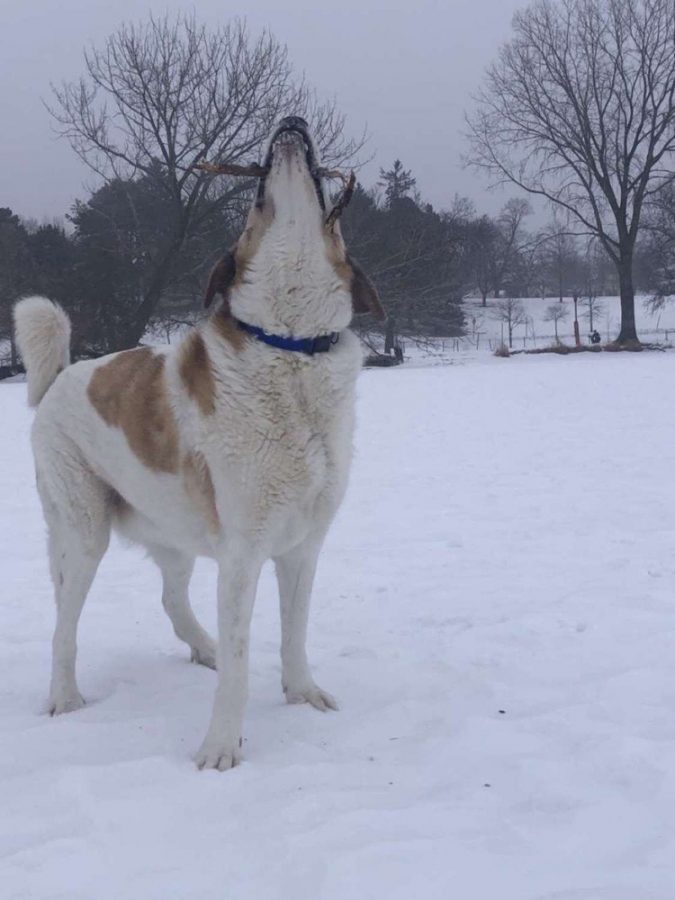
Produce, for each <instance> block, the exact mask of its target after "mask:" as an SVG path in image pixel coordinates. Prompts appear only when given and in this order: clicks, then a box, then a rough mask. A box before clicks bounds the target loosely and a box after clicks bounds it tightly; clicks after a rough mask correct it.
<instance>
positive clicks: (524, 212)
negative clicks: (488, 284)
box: [492, 197, 532, 297]
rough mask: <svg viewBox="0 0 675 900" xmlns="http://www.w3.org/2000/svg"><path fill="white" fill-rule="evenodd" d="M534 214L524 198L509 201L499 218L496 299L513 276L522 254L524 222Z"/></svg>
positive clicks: (494, 273) (494, 278)
mask: <svg viewBox="0 0 675 900" xmlns="http://www.w3.org/2000/svg"><path fill="white" fill-rule="evenodd" d="M531 212H532V207H531V206H530V204H529V202H528V201H527V200H523V198H522V197H511V199H510V200H507V201H506V203H505V204H504V207H503V208H502V211H501V212H500V213H499V216H498V217H497V223H496V224H497V228H498V233H499V239H498V241H497V243H496V247H495V254H494V257H493V264H492V287H493V290H494V292H495V297H499V294H500V292H501V290H502V288H503V287H504V282H505V280H506V279H507V278H508V277H509V275H512V274H513V272H514V269H515V267H516V263H517V260H518V257H519V254H520V252H521V249H522V247H521V244H523V242H524V240H525V238H524V235H523V220H524V219H525V217H526V216H529V215H530V214H531Z"/></svg>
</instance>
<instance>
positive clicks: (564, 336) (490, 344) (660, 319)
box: [445, 296, 675, 351]
mask: <svg viewBox="0 0 675 900" xmlns="http://www.w3.org/2000/svg"><path fill="white" fill-rule="evenodd" d="M674 299H675V298H671V299H669V301H668V302H666V304H665V305H664V306H663V308H662V309H660V310H657V311H656V312H652V310H651V309H649V307H648V305H647V304H646V300H647V298H646V297H645V296H638V297H636V298H635V321H636V325H637V330H638V334H639V335H640V338H641V339H642V340H643V341H646V342H649V341H652V342H655V343H669V342H670V343H672V342H673V341H674V340H675V302H673V300H674ZM518 302H519V303H521V304H522V306H523V308H524V310H525V315H526V317H527V321H526V322H524V323H522V324H520V325H518V326H517V327H516V328H514V331H513V349H514V350H523V349H526V350H530V349H532V348H534V347H547V346H550V345H551V344H553V343H554V342H555V330H554V326H553V322H549V321H546V313H547V310H548V308H549V307H550V306H556V305H557V304H558V303H559V301H558V298H557V297H547V298H546V299H545V300H542V299H541V298H540V297H524V298H522V299H520V300H519V301H518ZM499 303H500V301H499V300H494V299H488V301H487V307H483V306H482V305H481V302H480V300H475V299H470V300H466V301H464V315H465V320H466V331H467V335H466V338H464V339H463V340H460V341H453V340H446V341H445V349H446V350H447V351H453V350H455V351H456V350H460V351H465V350H467V349H475V348H476V345H478V349H479V350H488V351H489V350H494V349H495V348H496V347H497V346H498V345H499V343H501V340H502V323H501V322H500V321H499V320H498V319H497V318H495V315H494V314H495V310H496V307H497V306H498V305H499ZM596 304H597V306H596V310H595V313H594V321H593V327H594V328H596V329H597V330H598V332H599V334H600V336H601V337H602V340H603V342H609V341H613V340H614V339H615V338H616V336H617V334H618V333H619V328H620V327H621V305H620V301H619V298H618V297H598V298H597V300H596ZM562 306H563V308H564V309H565V310H566V311H567V318H566V319H563V320H562V321H561V322H559V323H558V336H559V338H560V340H561V341H562V342H563V343H566V344H573V343H574V324H573V323H574V303H573V301H572V299H571V298H570V297H565V298H564V299H563V303H562ZM578 314H579V330H580V333H581V340H582V342H583V343H584V344H588V343H589V340H588V336H589V333H590V322H589V320H588V314H587V307H586V306H584V303H583V302H581V301H579V310H578ZM503 338H504V341H505V342H508V329H507V326H506V324H505V323H504V326H503Z"/></svg>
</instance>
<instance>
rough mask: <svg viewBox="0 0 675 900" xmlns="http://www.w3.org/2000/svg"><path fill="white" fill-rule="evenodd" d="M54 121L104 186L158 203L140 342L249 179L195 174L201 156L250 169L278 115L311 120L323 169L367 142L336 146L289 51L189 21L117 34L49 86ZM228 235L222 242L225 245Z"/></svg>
mask: <svg viewBox="0 0 675 900" xmlns="http://www.w3.org/2000/svg"><path fill="white" fill-rule="evenodd" d="M53 92H54V98H55V99H54V103H53V105H52V107H51V108H50V112H51V114H52V116H53V117H54V119H55V120H56V122H57V125H58V127H59V130H60V132H61V134H62V135H64V136H65V137H67V138H68V140H69V141H70V143H71V146H72V147H73V149H74V150H75V152H76V153H77V154H78V155H79V156H80V157H81V159H82V160H84V162H85V163H86V164H87V165H88V166H89V167H90V168H91V169H92V170H93V171H94V172H96V173H97V174H98V175H99V176H101V177H102V178H103V179H105V180H106V181H112V180H119V181H125V180H127V181H128V180H129V179H135V178H144V179H147V180H148V181H150V182H153V183H156V185H157V189H158V191H160V192H162V193H163V195H164V196H165V198H166V213H165V215H166V219H167V221H166V222H165V223H164V225H165V231H166V239H165V240H164V241H163V242H162V243H161V246H159V247H158V248H157V249H156V252H155V254H154V256H153V259H152V260H151V263H152V264H151V266H150V267H149V276H148V278H147V281H146V283H145V284H144V285H143V291H142V298H141V300H140V303H139V305H138V307H137V310H136V314H135V315H134V317H133V321H132V322H130V327H129V329H128V332H127V334H126V337H125V339H124V342H125V344H126V345H129V346H132V345H134V344H135V343H137V342H138V341H139V340H140V338H141V336H142V335H143V332H144V330H145V328H146V326H147V323H148V321H149V319H150V317H151V316H152V314H153V312H154V311H155V309H156V308H157V306H158V303H159V302H160V299H161V298H162V295H163V293H164V292H165V290H166V288H167V286H168V285H170V283H171V279H172V273H173V272H174V271H175V269H176V264H177V261H178V260H179V258H180V254H181V252H182V250H183V248H184V246H185V244H186V242H187V241H188V240H189V239H190V237H191V235H192V234H194V233H196V232H199V231H200V230H201V231H203V229H204V224H205V222H207V221H208V220H209V219H211V218H213V219H216V220H217V221H218V225H219V227H222V220H223V212H224V211H226V210H227V209H228V208H231V209H232V211H233V214H236V213H237V212H238V208H239V206H240V205H241V200H242V194H246V192H247V191H250V189H251V188H252V183H251V182H250V181H249V180H242V179H239V180H238V181H236V182H235V181H234V180H232V179H228V178H224V177H218V178H217V179H214V178H213V177H212V176H210V175H207V174H205V173H202V172H195V170H194V165H195V163H197V162H199V161H200V160H202V159H204V158H208V159H210V160H212V161H217V162H224V161H227V162H236V161H237V160H244V161H246V162H250V161H251V157H254V158H255V157H256V156H257V154H258V153H259V149H260V147H261V145H262V143H263V142H264V140H265V138H266V137H267V136H268V134H269V131H270V128H271V126H272V123H273V122H274V121H275V120H276V119H277V118H278V117H279V116H280V115H282V114H283V113H298V114H300V115H303V116H305V117H306V118H308V119H310V120H311V121H312V124H313V128H314V130H315V133H317V135H318V141H319V143H320V145H321V146H322V149H323V150H324V151H325V153H326V157H327V161H328V162H330V163H331V164H337V163H339V162H340V161H343V160H344V159H345V158H347V157H351V156H353V155H354V153H356V152H357V150H358V147H359V146H361V144H362V143H363V141H361V142H358V141H357V142H354V141H350V140H347V139H344V138H343V128H344V119H343V117H342V116H340V115H339V114H338V113H337V111H336V109H335V106H334V105H333V104H332V103H328V104H320V103H318V102H317V101H316V99H315V97H314V95H313V93H312V92H311V91H310V90H309V89H308V87H307V86H306V85H305V84H304V83H303V82H300V83H297V82H296V81H295V80H294V78H293V73H292V69H291V65H290V62H289V59H288V54H287V51H286V48H285V47H284V46H282V45H280V44H279V43H278V42H277V41H276V40H275V39H274V37H273V36H272V35H271V34H270V33H269V32H264V33H263V34H262V35H261V36H260V37H258V38H256V39H253V38H251V36H250V35H249V34H248V31H247V28H246V25H245V23H243V22H241V21H234V22H232V23H230V24H227V25H225V26H223V27H221V28H218V29H217V30H215V31H209V30H207V29H206V27H205V26H203V25H200V24H198V22H197V21H196V19H195V18H194V16H190V15H179V16H178V17H176V18H169V17H168V16H166V17H164V18H154V17H151V18H150V19H149V20H148V21H147V22H146V23H144V24H141V25H123V26H122V27H120V28H119V29H118V30H117V31H116V32H115V33H113V34H112V35H111V36H110V37H109V38H108V40H107V41H106V43H105V45H104V46H103V47H102V48H101V49H93V50H90V51H87V52H85V55H84V75H83V76H82V77H81V78H80V80H79V81H77V82H74V83H66V84H63V85H62V86H61V87H58V88H53ZM227 238H228V236H227V235H225V234H224V235H223V242H225V240H227Z"/></svg>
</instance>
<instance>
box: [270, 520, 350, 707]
mask: <svg viewBox="0 0 675 900" xmlns="http://www.w3.org/2000/svg"><path fill="white" fill-rule="evenodd" d="M322 543H323V538H321V539H319V538H316V537H314V538H312V539H310V540H308V541H305V542H304V543H302V544H300V545H299V546H297V547H295V548H294V549H293V550H290V551H289V552H288V553H285V554H284V555H283V556H279V557H276V558H275V560H274V563H275V565H276V570H277V581H278V582H279V600H280V604H281V669H282V671H281V686H282V688H283V690H284V693H285V694H286V700H287V701H288V702H289V703H311V704H312V706H314V707H316V709H320V710H321V711H322V712H323V711H325V710H326V709H337V708H338V705H337V701H336V700H335V698H334V697H332V696H331V695H330V694H329V693H328V691H324V690H322V689H321V688H320V687H319V686H318V685H317V684H316V682H315V681H314V678H313V677H312V673H311V671H310V668H309V663H308V662H307V650H306V646H305V645H306V643H307V622H308V620H309V604H310V600H311V596H312V585H313V583H314V573H315V572H316V564H317V560H318V557H319V551H320V550H321V545H322Z"/></svg>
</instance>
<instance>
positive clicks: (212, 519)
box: [183, 452, 220, 533]
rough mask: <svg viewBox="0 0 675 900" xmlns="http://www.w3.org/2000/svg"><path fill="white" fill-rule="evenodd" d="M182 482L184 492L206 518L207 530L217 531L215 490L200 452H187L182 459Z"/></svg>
mask: <svg viewBox="0 0 675 900" xmlns="http://www.w3.org/2000/svg"><path fill="white" fill-rule="evenodd" d="M183 484H184V486H185V492H186V494H187V495H188V497H189V498H190V499H191V500H192V502H193V503H194V505H195V506H196V507H197V509H198V510H199V512H200V513H201V515H202V516H203V517H204V519H205V520H206V527H207V528H208V530H209V531H211V532H213V533H217V532H219V531H220V518H219V517H218V509H217V507H216V492H215V489H214V487H213V479H212V478H211V472H210V470H209V466H208V463H207V462H206V459H205V458H204V455H203V454H202V453H199V452H194V453H188V455H187V456H186V457H185V459H184V460H183Z"/></svg>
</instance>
